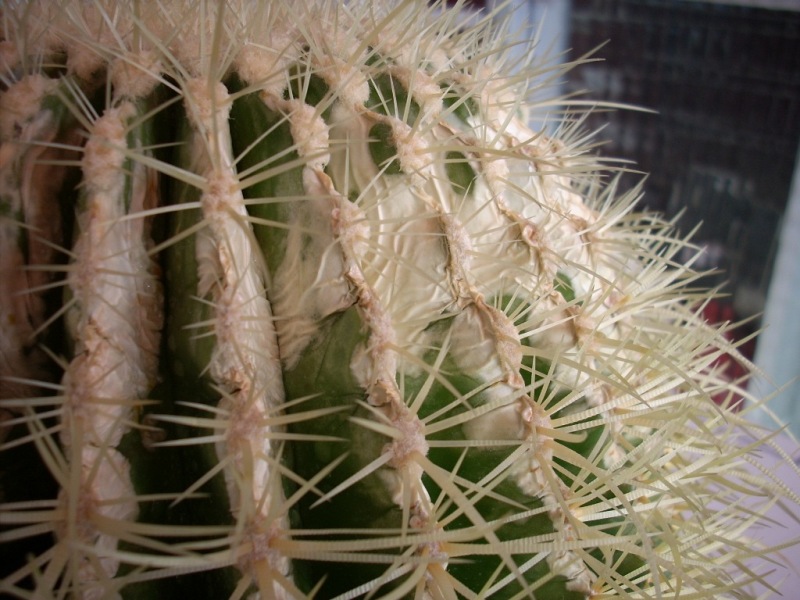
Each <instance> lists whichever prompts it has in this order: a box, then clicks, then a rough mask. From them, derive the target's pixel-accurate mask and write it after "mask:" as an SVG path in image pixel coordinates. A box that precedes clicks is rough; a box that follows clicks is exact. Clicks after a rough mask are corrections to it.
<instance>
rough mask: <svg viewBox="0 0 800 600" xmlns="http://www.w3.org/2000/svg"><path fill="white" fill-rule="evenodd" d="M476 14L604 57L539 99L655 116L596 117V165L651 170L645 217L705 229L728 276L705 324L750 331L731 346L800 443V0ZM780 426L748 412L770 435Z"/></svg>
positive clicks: (565, 4)
mask: <svg viewBox="0 0 800 600" xmlns="http://www.w3.org/2000/svg"><path fill="white" fill-rule="evenodd" d="M474 4H475V5H476V6H477V7H485V8H493V7H497V6H501V5H502V6H504V8H503V9H502V10H503V11H504V12H507V13H508V12H511V11H516V12H514V16H513V18H512V24H513V26H514V27H518V28H519V31H518V32H517V33H516V35H517V36H519V37H520V39H530V38H532V37H534V36H536V37H537V38H538V46H537V48H539V49H541V51H540V53H541V54H547V55H550V56H555V55H559V54H560V55H561V59H560V61H561V62H563V61H564V60H576V59H578V58H580V57H582V56H585V55H587V54H592V55H593V57H594V58H597V59H599V60H595V61H592V62H589V63H587V64H583V65H581V66H579V67H578V68H576V69H573V70H571V71H570V72H569V73H567V75H566V76H564V77H562V78H560V80H559V81H558V82H557V85H556V86H555V87H550V88H549V89H548V90H543V91H542V95H541V97H540V98H539V99H540V100H542V101H546V100H547V99H548V98H551V97H554V96H557V95H558V94H572V93H581V96H580V97H582V98H585V99H593V100H599V101H610V102H617V103H624V104H631V105H636V106H641V107H645V108H648V109H652V110H653V111H654V112H641V111H633V110H616V111H612V112H608V111H599V112H596V113H595V114H594V115H592V116H591V117H590V119H589V121H588V123H587V127H588V128H590V129H599V128H602V131H601V132H600V134H599V138H598V139H599V140H600V141H602V142H605V143H604V145H603V146H602V147H601V148H600V149H599V153H600V154H602V155H604V156H607V157H615V158H623V159H627V160H629V161H631V163H632V165H631V168H632V169H638V170H640V171H642V172H646V173H649V176H648V178H647V180H646V182H645V184H644V198H643V208H648V209H651V210H655V211H658V212H660V213H662V214H664V215H665V216H667V217H670V218H671V217H675V216H676V215H679V214H682V216H681V217H680V220H679V229H680V231H682V232H683V233H688V232H689V231H690V230H691V229H692V228H693V227H694V225H696V224H697V223H698V222H702V225H701V227H700V229H699V231H698V232H697V233H696V234H695V237H694V238H693V239H694V242H695V243H696V244H698V245H700V246H702V247H703V248H704V249H705V252H704V254H703V258H702V261H701V262H700V263H699V264H697V266H698V268H700V269H719V270H720V272H719V274H716V275H713V276H709V277H708V278H707V280H706V282H705V283H706V284H707V285H709V286H712V287H716V286H720V288H721V291H722V292H723V293H724V296H723V297H721V298H720V299H719V300H717V301H715V302H713V303H712V304H711V305H709V307H708V309H707V315H706V316H707V318H708V320H709V321H711V322H726V321H731V322H736V321H740V320H745V321H747V323H746V324H745V325H742V326H741V327H739V328H738V329H737V330H736V332H735V333H734V334H733V336H732V337H735V338H737V339H738V340H747V341H745V342H744V343H743V344H742V346H741V350H742V351H743V353H744V354H745V355H746V356H747V357H748V358H749V359H750V360H752V361H753V362H754V363H755V364H756V365H757V367H758V369H759V371H760V375H759V376H758V377H756V379H754V380H753V381H751V382H750V390H751V391H753V392H754V393H755V394H757V395H758V396H760V397H765V396H768V395H772V394H776V395H777V397H775V398H774V399H772V400H771V401H770V403H769V409H770V410H771V411H773V412H774V413H775V415H774V417H777V418H778V419H779V420H780V421H781V422H782V423H786V424H787V425H788V428H789V429H790V430H791V431H792V432H793V433H794V435H795V436H797V437H800V382H798V383H795V384H794V385H791V382H792V380H794V379H795V378H800V157H799V156H798V144H799V143H800V0H713V1H703V2H701V1H695V0H512V2H510V3H509V4H507V5H504V4H503V3H502V2H500V1H497V0H486V1H485V2H480V1H476V2H474ZM601 46H602V47H601ZM519 52H520V55H522V48H520V50H519ZM534 99H536V98H534ZM640 179H641V175H638V174H630V175H626V176H624V178H623V182H624V187H631V186H633V185H634V184H635V183H636V182H638V181H639V180H640ZM761 328H763V329H764V331H763V333H762V334H761V335H760V336H759V338H758V341H757V342H756V341H755V340H753V339H748V336H750V335H751V334H752V333H753V332H755V331H756V330H758V329H761ZM728 369H729V375H730V377H732V378H735V377H737V376H739V375H741V374H742V370H741V369H740V368H739V367H738V366H737V365H736V364H735V363H732V362H731V363H730V364H729V365H728ZM782 388H785V389H782ZM774 417H773V416H771V415H769V414H767V413H766V412H764V411H756V412H754V413H753V418H754V419H756V420H759V421H761V422H763V423H764V424H770V425H772V426H773V427H774V420H773V418H774Z"/></svg>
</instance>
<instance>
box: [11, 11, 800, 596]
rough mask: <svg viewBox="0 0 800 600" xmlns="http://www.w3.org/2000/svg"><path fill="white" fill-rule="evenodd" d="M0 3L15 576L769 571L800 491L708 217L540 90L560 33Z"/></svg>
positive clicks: (372, 16) (382, 584) (422, 21)
mask: <svg viewBox="0 0 800 600" xmlns="http://www.w3.org/2000/svg"><path fill="white" fill-rule="evenodd" d="M0 11H2V13H0V14H1V15H2V16H0V24H1V25H2V29H0V34H1V35H2V36H3V38H4V41H2V42H1V43H0V50H1V51H2V54H0V58H2V61H3V63H2V72H0V83H1V84H2V88H0V110H2V112H1V113H0V143H1V144H2V146H0V261H2V262H1V263H0V264H1V266H2V283H0V285H2V288H0V290H1V291H2V294H0V311H2V312H0V317H1V318H2V327H3V330H2V333H0V377H2V379H1V380H0V386H2V392H1V393H0V417H2V421H0V549H2V552H3V553H4V554H3V556H8V557H9V558H8V559H7V560H6V559H3V560H2V561H0V562H2V566H0V569H2V583H0V593H2V594H5V595H9V596H12V597H19V598H50V597H53V598H66V597H73V596H74V597H84V598H116V597H122V598H145V599H149V598H174V597H178V596H182V597H192V598H214V599H217V598H229V597H230V598H244V597H248V598H249V597H253V594H258V596H257V597H260V598H262V599H265V600H266V599H273V598H274V599H288V598H293V599H294V598H318V599H323V598H325V599H327V598H337V599H340V600H345V599H352V598H385V599H405V598H413V599H419V600H422V599H436V600H438V599H441V600H455V599H457V598H464V599H477V598H498V599H509V600H511V599H521V598H537V599H545V600H547V599H551V598H552V599H566V600H579V599H584V598H590V597H591V598H678V597H680V598H721V597H741V596H742V595H746V594H748V593H753V594H756V595H758V594H762V593H764V592H767V591H769V584H768V583H767V580H766V577H767V575H768V573H769V572H770V571H772V570H773V569H774V568H775V564H776V563H777V564H779V563H780V562H781V558H780V556H779V555H778V554H777V553H776V552H777V549H773V548H768V547H766V546H765V545H763V544H760V543H759V542H758V539H757V537H751V530H752V526H753V525H755V524H757V523H758V522H759V521H760V518H761V515H762V514H763V513H765V512H766V511H767V510H768V509H769V508H770V507H771V506H773V505H776V504H779V503H780V504H782V505H783V506H785V507H787V508H788V510H792V509H793V508H796V504H797V502H798V498H797V497H795V496H794V495H793V494H792V493H791V491H789V488H788V487H787V486H786V485H784V483H783V482H781V481H779V480H777V478H776V477H774V476H772V475H771V474H770V472H768V471H766V470H765V469H761V470H759V469H758V468H756V469H752V468H750V467H748V465H756V467H757V466H758V464H759V461H758V458H757V455H756V453H755V450H756V449H757V447H758V445H759V444H761V443H762V442H759V444H756V445H752V446H747V445H744V444H742V442H741V439H742V436H746V435H749V436H755V438H756V439H762V438H763V437H764V435H765V434H764V432H759V431H756V430H755V428H754V427H753V426H751V425H748V424H747V421H746V420H745V419H744V417H743V414H742V413H737V412H734V411H732V410H730V408H729V407H728V406H727V405H724V406H718V405H717V404H716V403H715V402H714V401H713V399H712V398H713V397H720V396H721V395H722V396H726V397H727V398H728V401H729V403H731V402H733V401H734V400H735V399H737V398H739V397H741V396H742V395H744V394H746V392H745V390H744V383H745V382H731V381H727V380H726V379H725V378H724V376H723V375H722V374H720V373H718V372H717V370H716V369H715V361H717V360H718V359H719V357H720V356H722V355H725V354H728V355H731V356H733V357H738V355H737V352H736V349H735V348H733V347H731V345H730V343H729V342H727V341H726V337H725V332H726V328H727V327H728V326H727V325H726V326H724V327H718V328H714V327H711V326H709V325H707V324H706V323H704V322H703V320H702V317H701V316H700V313H699V310H698V307H700V306H702V303H703V302H705V301H707V300H708V299H709V298H710V297H711V293H710V292H705V291H698V290H697V289H695V287H693V285H694V282H695V280H697V279H698V277H699V275H698V274H697V273H695V272H694V271H693V270H692V269H691V267H690V265H686V264H683V263H682V262H681V261H680V260H679V256H686V255H687V251H689V252H688V254H692V252H693V250H692V247H691V245H690V243H689V242H688V241H687V240H686V239H682V238H679V237H676V235H675V234H674V233H673V231H672V226H671V224H670V223H668V222H663V221H661V220H660V219H659V218H658V217H657V216H655V215H648V214H639V213H636V212H635V211H634V203H635V201H636V199H637V194H638V192H637V191H636V190H633V191H630V192H625V193H622V192H620V193H618V192H617V185H616V179H615V178H614V177H613V175H614V171H613V169H611V168H610V167H608V166H607V165H604V164H603V163H602V162H601V161H600V160H599V159H598V158H596V157H595V156H593V155H592V154H591V152H590V150H591V143H592V142H591V138H590V137H587V136H586V134H585V132H584V131H583V130H582V123H583V121H582V118H581V117H582V115H581V113H579V112H565V113H564V114H563V115H560V117H559V118H560V119H561V120H560V121H559V123H560V125H559V127H558V128H557V130H556V133H555V134H552V135H551V134H546V133H543V132H538V131H533V130H531V129H530V128H529V126H528V125H527V124H526V122H527V121H526V117H527V115H528V114H529V112H530V111H532V110H536V109H537V104H536V102H535V101H534V100H531V99H530V98H532V97H534V96H535V93H538V92H539V91H541V90H537V89H533V90H528V89H526V85H528V84H527V83H526V82H529V81H531V80H532V79H533V78H534V76H539V75H541V76H548V75H551V76H552V75H553V73H555V76H556V77H558V76H559V75H560V74H561V73H562V72H563V70H564V69H566V67H558V66H556V65H554V64H552V63H549V62H547V61H545V62H542V59H541V58H540V57H539V56H538V54H537V51H536V48H535V46H531V48H530V51H529V53H530V56H531V58H532V59H536V60H538V61H539V62H536V60H533V61H532V62H531V66H529V67H528V69H529V71H526V72H521V73H520V72H516V73H515V72H512V71H511V69H510V67H509V66H508V64H507V63H508V62H509V61H508V59H507V57H506V54H507V49H506V47H505V42H506V39H507V34H506V33H505V31H506V30H504V29H503V28H502V27H501V28H497V25H496V24H493V19H492V15H486V16H483V17H476V18H474V19H472V20H468V19H466V20H465V19H464V18H462V17H463V16H464V14H465V13H464V10H463V7H462V6H460V5H456V6H454V7H447V6H445V5H436V6H429V5H427V4H425V3H419V2H404V3H399V4H387V5H383V4H382V3H378V4H376V5H373V3H371V2H363V3H357V2H354V3H350V4H346V5H341V6H340V5H339V3H336V2H322V1H320V2H316V3H315V2H305V1H300V2H283V1H280V2H265V3H258V2H234V1H231V2H205V1H204V2H164V3H148V2H134V1H128V0H125V1H122V2H110V1H109V2H104V1H102V0H97V1H95V2H78V1H65V2H62V3H49V2H39V3H37V2H30V3H29V2H10V3H7V4H6V5H4V6H3V7H2V8H0ZM545 104H546V103H545ZM543 106H544V105H543ZM690 262H691V261H690ZM763 443H764V444H768V443H769V442H768V441H764V442H763ZM795 472H796V471H795ZM747 497H753V498H758V499H759V500H758V502H748V501H747V500H746V498H747Z"/></svg>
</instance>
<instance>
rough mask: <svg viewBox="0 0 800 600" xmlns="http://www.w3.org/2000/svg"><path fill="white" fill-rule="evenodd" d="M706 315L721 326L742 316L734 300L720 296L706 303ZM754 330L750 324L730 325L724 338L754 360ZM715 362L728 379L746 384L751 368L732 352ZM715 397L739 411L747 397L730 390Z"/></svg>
mask: <svg viewBox="0 0 800 600" xmlns="http://www.w3.org/2000/svg"><path fill="white" fill-rule="evenodd" d="M703 316H704V317H705V319H706V322H707V323H708V324H709V325H711V326H722V325H724V324H726V323H736V322H737V321H738V320H739V319H738V318H737V315H736V311H735V310H734V308H733V303H732V302H730V301H726V300H720V299H715V300H711V301H710V302H709V303H708V304H706V305H705V307H704V308H703ZM752 333H753V332H752V329H751V328H750V327H748V326H747V324H742V325H739V326H737V327H731V328H728V329H727V330H726V331H725V333H724V335H725V338H726V339H727V340H728V341H730V342H731V343H732V344H734V345H736V347H737V349H738V350H739V352H740V353H741V354H742V356H743V357H744V358H745V359H746V360H747V361H752V360H753V356H754V354H755V345H756V343H755V338H754V337H753V336H752ZM745 338H747V339H745ZM742 340H744V341H742ZM714 366H715V367H717V368H718V369H719V370H720V372H721V375H722V376H723V377H724V378H725V379H726V380H727V381H735V382H737V384H738V385H739V386H741V387H743V388H744V387H746V386H747V376H748V373H749V371H748V368H747V366H746V365H745V364H743V363H742V361H741V360H737V359H736V358H734V357H733V356H731V355H730V354H724V355H722V356H720V357H719V358H717V359H716V361H714ZM714 401H715V402H716V403H717V404H720V405H722V404H727V405H729V406H730V407H731V408H732V409H733V410H737V411H738V410H740V409H741V408H742V405H743V403H744V398H743V397H742V395H741V394H734V395H733V396H731V393H730V392H720V393H718V394H716V395H715V396H714Z"/></svg>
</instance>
